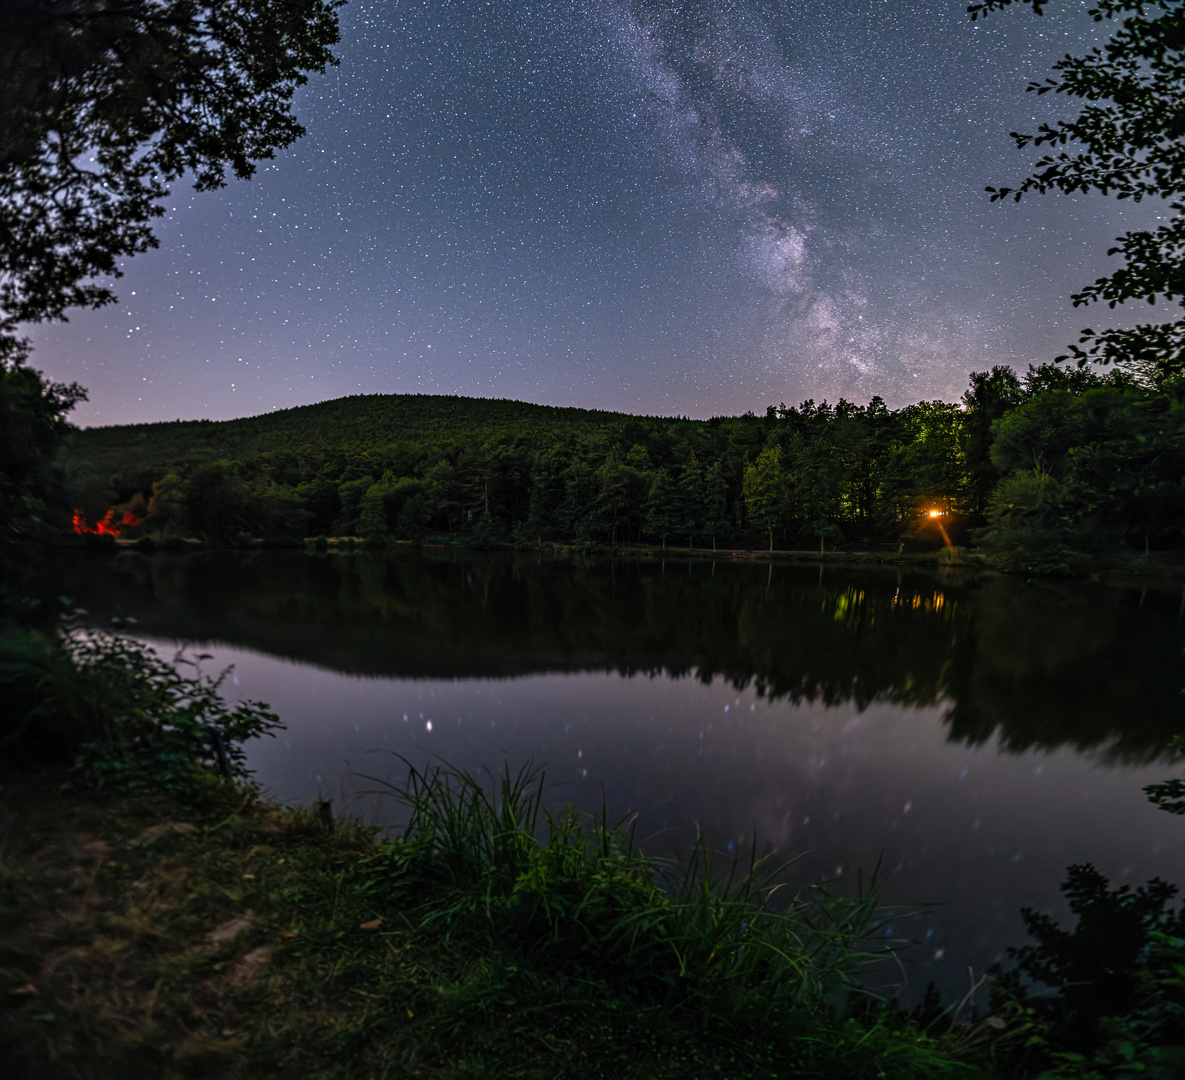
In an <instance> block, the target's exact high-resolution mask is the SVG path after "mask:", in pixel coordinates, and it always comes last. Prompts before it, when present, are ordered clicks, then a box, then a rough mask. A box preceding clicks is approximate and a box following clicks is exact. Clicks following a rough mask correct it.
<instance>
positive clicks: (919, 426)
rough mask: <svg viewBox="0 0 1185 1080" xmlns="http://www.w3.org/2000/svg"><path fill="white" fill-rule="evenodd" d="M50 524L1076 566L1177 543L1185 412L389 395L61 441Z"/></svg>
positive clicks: (1018, 400) (1163, 395)
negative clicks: (733, 410) (948, 557)
mask: <svg viewBox="0 0 1185 1080" xmlns="http://www.w3.org/2000/svg"><path fill="white" fill-rule="evenodd" d="M59 467H60V470H61V471H60V474H59V483H60V485H61V488H62V490H61V493H60V494H59V496H58V502H57V511H56V522H57V524H58V525H59V526H60V527H62V528H69V526H70V522H71V516H72V511H73V510H74V509H75V508H77V509H79V510H80V511H81V517H78V518H76V520H75V525H76V527H78V528H80V529H90V530H100V531H103V532H107V533H109V534H122V535H123V536H124V537H125V538H129V539H130V538H135V537H137V536H150V537H156V538H158V539H162V538H167V537H182V536H185V537H197V538H200V539H202V540H205V541H207V542H212V543H219V544H234V543H237V542H242V541H244V540H245V539H247V538H250V537H269V536H270V537H283V536H287V537H315V536H326V537H333V536H352V537H360V538H364V539H367V540H371V541H377V542H386V541H393V540H403V541H413V542H423V541H441V540H452V541H456V542H460V543H466V544H470V545H474V546H489V545H498V544H507V543H516V544H520V545H531V544H537V543H540V542H545V541H553V542H559V543H563V544H578V545H585V546H591V545H604V546H610V547H618V546H621V545H623V544H633V543H650V544H662V545H664V546H665V545H666V544H667V543H668V542H670V543H678V544H679V545H680V546H687V547H696V546H698V547H716V546H718V545H727V546H736V545H743V546H751V545H754V546H762V547H764V546H768V547H769V548H770V549H771V550H772V549H773V548H774V547H775V546H777V547H779V548H785V547H789V548H800V549H801V548H806V549H822V547H824V546H825V547H834V546H836V545H849V546H851V545H856V546H860V545H890V546H891V548H890V550H892V549H897V548H899V547H900V546H901V545H903V544H908V545H910V546H917V545H918V544H921V545H922V546H927V545H928V546H930V547H941V546H943V545H949V544H951V543H967V542H969V541H973V542H974V543H975V544H976V545H977V546H978V547H979V548H980V549H981V550H982V551H983V552H985V553H986V554H989V555H991V556H993V557H994V558H995V559H996V560H997V561H999V562H1000V563H1002V564H1003V565H1005V566H1007V567H1011V568H1015V569H1025V570H1032V571H1037V572H1053V573H1064V572H1073V571H1076V570H1082V569H1085V568H1088V567H1091V566H1095V565H1098V564H1099V563H1100V562H1101V561H1102V562H1105V561H1106V560H1107V559H1108V558H1112V559H1113V558H1115V557H1117V556H1122V554H1123V553H1125V552H1126V553H1129V554H1132V553H1134V554H1139V555H1143V554H1144V553H1146V552H1149V551H1151V550H1157V551H1161V550H1165V549H1171V550H1179V549H1181V548H1182V546H1185V531H1183V530H1185V485H1183V484H1182V479H1181V478H1182V476H1185V400H1183V398H1182V393H1181V388H1180V387H1177V386H1176V385H1175V384H1174V385H1173V386H1172V387H1169V386H1167V385H1165V386H1162V387H1161V388H1160V389H1154V388H1153V387H1151V386H1150V385H1145V384H1142V383H1141V382H1139V381H1137V380H1135V379H1134V378H1132V377H1130V376H1128V375H1125V374H1123V373H1120V372H1117V371H1116V372H1112V373H1110V374H1108V375H1106V376H1100V375H1097V374H1094V373H1093V372H1091V371H1090V370H1089V369H1082V370H1079V369H1073V368H1069V369H1067V368H1062V367H1056V366H1054V365H1044V366H1042V367H1040V368H1033V369H1030V370H1029V372H1028V374H1027V375H1026V376H1024V377H1023V378H1018V377H1017V376H1016V375H1015V374H1014V373H1013V372H1012V371H1011V370H1010V369H1008V368H1000V367H997V368H994V369H993V370H992V371H991V372H983V373H977V374H975V375H973V376H972V378H971V386H970V388H969V389H968V391H967V393H966V394H965V395H964V398H963V401H962V402H961V403H960V404H948V403H946V402H941V401H925V402H919V403H918V404H916V405H909V406H906V407H905V408H902V409H896V410H891V409H888V408H886V407H885V405H884V403H883V402H882V401H880V399H878V398H874V399H873V400H872V401H871V402H870V403H869V404H868V405H855V404H852V403H851V402H847V401H843V400H841V401H839V402H838V403H837V404H836V405H829V404H827V403H826V402H824V403H822V404H820V405H816V404H815V403H814V402H813V401H807V402H804V403H803V404H801V405H799V406H798V407H796V408H787V407H785V406H781V407H777V408H775V407H772V406H771V407H770V408H769V409H768V410H767V411H766V413H765V415H764V416H755V415H753V414H751V413H750V414H747V415H745V416H739V417H718V418H715V419H712V420H707V421H692V420H686V419H678V418H658V417H638V416H628V415H623V414H619V413H602V412H593V411H588V410H583V409H555V408H547V407H544V406H537V405H527V404H523V403H521V402H512V401H483V400H476V399H471V398H448V397H419V396H387V397H382V396H378V397H356V398H345V399H340V400H337V401H330V402H325V403H323V404H320V405H311V406H306V407H303V408H298V409H289V410H286V411H284V412H280V413H274V414H271V415H267V416H259V417H255V418H252V419H246V420H233V421H225V422H220V423H214V422H207V421H190V422H180V421H179V422H176V423H165V424H141V425H133V426H125V427H113V428H100V429H92V430H87V431H81V432H77V433H75V434H74V435H73V436H72V437H71V440H70V442H69V444H68V446H67V448H66V451H65V453H64V454H63V456H62V458H61V459H60V463H59Z"/></svg>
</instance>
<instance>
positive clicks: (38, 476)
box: [0, 335, 86, 578]
mask: <svg viewBox="0 0 1185 1080" xmlns="http://www.w3.org/2000/svg"><path fill="white" fill-rule="evenodd" d="M27 358H28V349H27V347H26V346H25V344H24V343H23V342H18V341H13V340H12V339H11V338H6V337H4V336H3V335H0V578H3V577H5V576H7V575H8V574H9V573H11V572H12V571H13V570H15V569H16V566H17V564H18V563H19V562H20V561H23V560H25V559H26V558H27V557H28V554H29V552H30V550H31V548H32V546H33V545H34V543H35V542H36V541H37V540H38V539H40V538H41V537H40V536H39V533H42V532H44V531H45V529H46V527H47V519H48V518H49V517H50V513H49V507H48V505H47V493H48V491H49V487H50V475H49V474H50V462H51V461H52V459H53V457H54V455H55V454H56V452H57V450H58V447H59V444H60V443H61V440H62V438H63V436H64V435H65V434H66V432H67V430H68V429H69V426H68V424H67V423H66V414H67V413H69V412H70V410H71V409H72V408H74V406H75V405H77V404H78V402H80V401H83V400H85V398H86V393H85V391H84V390H83V389H82V388H81V387H80V386H78V384H77V383H71V384H70V385H65V384H62V383H55V382H51V381H49V380H47V379H46V378H45V377H44V376H43V375H42V374H41V372H39V371H36V370H34V369H33V368H31V367H29V366H28V364H27V362H26V361H27Z"/></svg>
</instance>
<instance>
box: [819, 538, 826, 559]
mask: <svg viewBox="0 0 1185 1080" xmlns="http://www.w3.org/2000/svg"><path fill="white" fill-rule="evenodd" d="M819 554H820V555H825V554H826V552H825V551H824V550H823V537H821V536H820V537H819Z"/></svg>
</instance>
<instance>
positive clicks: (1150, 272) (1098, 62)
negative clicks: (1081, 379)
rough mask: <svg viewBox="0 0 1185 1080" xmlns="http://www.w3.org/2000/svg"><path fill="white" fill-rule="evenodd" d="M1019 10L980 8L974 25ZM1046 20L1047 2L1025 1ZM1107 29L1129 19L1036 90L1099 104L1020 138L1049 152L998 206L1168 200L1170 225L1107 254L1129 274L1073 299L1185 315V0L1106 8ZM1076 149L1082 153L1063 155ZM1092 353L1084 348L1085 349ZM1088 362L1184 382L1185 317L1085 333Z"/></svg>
mask: <svg viewBox="0 0 1185 1080" xmlns="http://www.w3.org/2000/svg"><path fill="white" fill-rule="evenodd" d="M1012 2H1013V0H977V2H975V3H973V4H972V5H971V6H970V7H969V8H968V10H969V12H970V14H971V17H972V19H975V18H977V17H978V16H979V15H981V14H986V13H988V12H990V11H995V10H998V9H1000V8H1004V7H1007V6H1008V5H1009V4H1011V3H1012ZM1022 2H1025V3H1029V4H1031V6H1032V8H1033V11H1034V12H1035V13H1036V14H1038V15H1040V14H1041V13H1042V11H1043V9H1044V7H1045V4H1046V0H1022ZM1089 13H1090V15H1091V17H1092V18H1093V19H1094V20H1095V21H1096V22H1102V21H1104V20H1117V19H1122V23H1121V24H1120V26H1119V28H1118V29H1116V30H1115V32H1114V33H1113V34H1112V35H1111V37H1110V38H1109V39H1108V40H1107V42H1106V44H1105V45H1104V46H1102V47H1096V48H1093V49H1091V50H1090V51H1089V52H1088V53H1086V54H1085V55H1083V56H1069V55H1067V56H1065V57H1064V58H1063V59H1061V60H1059V61H1058V62H1057V63H1056V64H1054V70H1055V71H1056V72H1057V73H1058V74H1057V77H1056V78H1050V79H1047V80H1046V81H1045V82H1043V83H1032V84H1030V86H1029V87H1028V89H1029V90H1030V91H1033V92H1035V93H1037V94H1047V93H1050V92H1053V93H1058V94H1065V95H1066V96H1067V97H1070V98H1080V99H1083V100H1084V101H1086V102H1088V104H1086V105H1085V106H1084V107H1083V109H1082V111H1081V112H1080V113H1079V114H1078V116H1077V117H1075V118H1074V119H1073V120H1062V121H1059V122H1057V123H1056V124H1042V125H1041V127H1040V128H1039V129H1038V133H1037V134H1036V135H1025V134H1021V133H1019V132H1013V133H1012V138H1013V139H1014V140H1015V142H1016V145H1017V146H1018V147H1019V148H1021V149H1023V148H1024V147H1026V146H1028V145H1030V144H1032V145H1033V146H1037V147H1049V148H1050V150H1049V152H1047V153H1046V154H1045V155H1044V156H1042V157H1041V158H1040V159H1039V160H1038V161H1037V162H1036V163H1035V165H1034V172H1033V173H1032V174H1031V175H1030V176H1028V177H1026V178H1025V180H1023V181H1022V182H1021V183H1020V185H1019V186H1018V187H1016V188H1009V187H1002V188H992V187H989V188H988V189H987V190H988V191H989V192H990V193H991V196H992V199H993V201H994V200H997V199H1004V198H1007V197H1008V196H1009V195H1011V196H1012V197H1013V198H1015V199H1020V198H1021V196H1022V195H1024V194H1025V193H1026V192H1030V191H1035V192H1039V193H1044V192H1047V191H1061V192H1065V193H1072V192H1077V191H1083V192H1089V191H1098V192H1101V193H1102V194H1104V195H1108V194H1112V193H1113V194H1115V195H1116V196H1117V197H1118V198H1120V199H1132V200H1133V201H1134V202H1139V201H1141V200H1142V199H1144V198H1146V197H1155V198H1160V199H1165V200H1169V202H1168V208H1169V210H1171V211H1172V213H1171V214H1169V215H1166V216H1167V220H1166V221H1165V222H1164V224H1161V225H1158V226H1157V227H1156V228H1155V229H1154V230H1148V229H1137V230H1132V231H1129V232H1127V233H1125V234H1124V235H1123V236H1121V237H1119V238H1118V239H1117V240H1116V244H1115V246H1114V247H1113V248H1111V249H1110V250H1109V251H1108V252H1107V254H1108V255H1119V256H1122V258H1123V260H1124V265H1123V266H1121V267H1120V268H1119V269H1118V270H1116V271H1115V272H1114V273H1112V274H1111V275H1109V276H1108V277H1103V278H1099V279H1098V280H1097V281H1095V282H1094V283H1093V284H1091V285H1088V286H1086V287H1085V288H1084V289H1083V290H1082V291H1081V292H1079V293H1076V294H1074V297H1073V300H1074V304H1075V306H1076V307H1078V306H1083V305H1088V304H1093V303H1098V302H1099V301H1104V302H1106V303H1107V304H1108V306H1110V307H1112V308H1113V307H1115V306H1116V305H1117V304H1121V303H1124V302H1125V301H1127V300H1146V301H1147V302H1148V303H1149V304H1152V303H1154V302H1155V301H1156V300H1157V298H1163V299H1164V300H1166V301H1170V302H1172V301H1177V302H1178V303H1180V304H1181V305H1185V125H1183V124H1182V123H1181V115H1182V108H1183V107H1185V7H1183V6H1182V4H1181V2H1180V0H1097V2H1096V3H1095V4H1094V6H1093V7H1091V8H1090V9H1089ZM1069 144H1076V146H1077V149H1074V150H1071V149H1057V148H1060V147H1067V146H1068V145H1069ZM1083 346H1085V348H1083ZM1069 357H1073V358H1075V359H1077V361H1078V363H1079V364H1086V363H1100V364H1108V363H1116V364H1121V365H1137V366H1144V367H1146V368H1148V369H1149V370H1151V371H1152V372H1154V374H1155V376H1156V377H1157V378H1158V379H1165V378H1169V377H1173V376H1179V375H1182V374H1185V319H1183V318H1178V319H1176V320H1175V321H1172V322H1167V323H1161V324H1147V325H1141V326H1136V327H1134V328H1132V329H1120V330H1115V329H1112V330H1104V331H1101V332H1098V333H1096V332H1095V331H1094V330H1091V329H1086V330H1084V331H1083V332H1082V335H1081V337H1080V344H1079V345H1072V346H1070V353H1069V354H1068V356H1067V357H1059V359H1067V358H1069Z"/></svg>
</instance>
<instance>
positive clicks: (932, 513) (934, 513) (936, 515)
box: [930, 510, 942, 517]
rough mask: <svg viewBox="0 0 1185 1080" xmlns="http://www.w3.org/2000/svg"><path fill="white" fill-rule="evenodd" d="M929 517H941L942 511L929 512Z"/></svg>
mask: <svg viewBox="0 0 1185 1080" xmlns="http://www.w3.org/2000/svg"><path fill="white" fill-rule="evenodd" d="M930 516H931V517H942V511H941V510H931V511H930Z"/></svg>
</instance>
